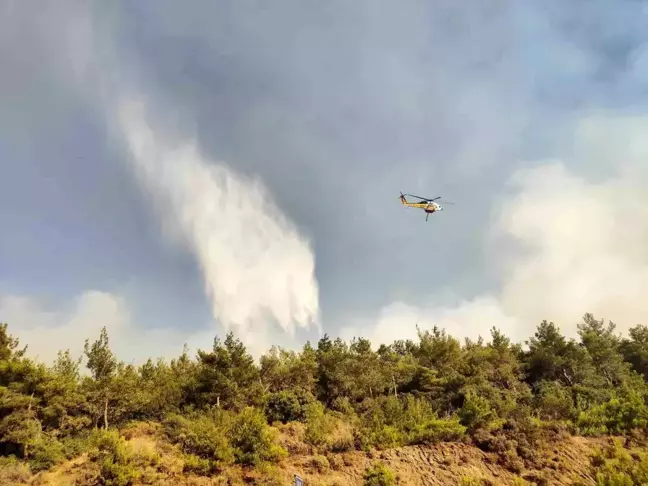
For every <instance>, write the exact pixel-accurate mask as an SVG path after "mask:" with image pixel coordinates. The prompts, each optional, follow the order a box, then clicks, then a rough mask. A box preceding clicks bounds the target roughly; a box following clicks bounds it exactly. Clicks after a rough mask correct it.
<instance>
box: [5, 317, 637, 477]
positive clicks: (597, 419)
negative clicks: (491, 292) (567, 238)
mask: <svg viewBox="0 0 648 486" xmlns="http://www.w3.org/2000/svg"><path fill="white" fill-rule="evenodd" d="M25 351H26V350H25V348H21V346H20V344H19V343H18V341H17V340H16V339H15V338H13V337H12V336H11V334H10V332H9V328H8V326H7V324H2V325H0V456H2V457H0V461H3V462H2V463H0V467H2V465H3V464H9V463H17V461H18V462H20V463H21V464H27V465H28V467H29V468H30V469H31V471H39V470H45V469H48V468H50V467H52V466H54V465H55V464H57V463H60V462H62V461H64V460H66V459H70V458H73V457H76V456H78V455H79V454H80V453H81V452H88V453H89V455H90V457H91V459H92V460H93V461H95V462H96V464H97V465H98V468H99V470H100V478H101V481H102V482H104V483H105V484H129V483H130V482H131V481H133V480H134V479H136V478H137V477H140V478H141V475H142V474H143V471H146V470H147V468H149V469H150V466H151V464H152V463H154V462H155V458H151V457H143V456H141V455H134V454H133V453H132V451H130V450H129V449H128V447H127V446H126V444H125V439H124V434H126V433H127V430H128V426H129V424H132V423H133V422H136V421H139V422H142V421H150V422H155V423H158V424H161V425H160V427H159V430H160V432H159V433H160V434H163V435H164V437H165V438H166V439H167V440H168V441H169V442H170V443H172V444H176V445H177V446H178V447H179V448H180V450H181V451H182V454H183V455H184V459H185V461H184V465H183V468H184V471H186V472H191V473H194V474H199V475H201V474H202V475H207V474H217V473H219V472H220V471H223V470H224V469H225V468H227V467H228V466H230V465H233V464H234V465H236V464H238V465H241V466H242V467H263V465H265V464H271V463H273V462H276V461H279V460H280V459H281V458H283V457H285V456H286V454H287V452H286V449H285V448H284V447H282V446H281V445H280V444H279V443H278V441H277V440H276V437H275V436H276V433H277V429H276V428H275V427H272V425H273V424H278V423H284V424H287V423H289V422H300V423H302V424H303V425H302V426H303V427H304V429H305V435H304V437H305V441H306V442H307V443H308V444H310V445H311V446H312V447H313V450H314V451H315V452H316V454H319V455H316V456H315V459H314V460H316V461H317V460H320V461H321V462H322V463H324V462H326V461H327V459H326V457H325V456H324V455H322V454H327V453H336V452H343V451H349V450H365V451H369V450H375V449H378V450H380V449H386V448H392V447H398V446H403V445H411V444H431V443H436V442H440V441H466V442H468V441H470V442H472V443H474V444H475V445H476V446H478V447H479V448H481V449H482V450H487V451H492V452H495V453H497V454H498V456H499V457H500V460H501V461H502V464H505V465H506V466H507V467H508V468H509V469H510V470H512V471H516V472H519V471H522V470H523V469H524V468H526V467H528V466H529V465H536V466H537V464H538V461H541V458H540V457H539V455H538V454H539V453H538V451H539V450H540V447H539V443H540V442H542V441H546V440H547V439H551V438H555V437H557V436H565V435H567V434H572V435H590V436H592V435H620V436H624V437H633V438H635V439H636V440H637V441H641V439H642V438H643V436H644V433H645V432H646V428H647V426H648V405H647V403H648V402H647V397H648V385H647V380H648V327H645V326H641V325H638V326H636V327H634V328H632V329H631V330H630V332H629V336H627V337H622V336H620V335H618V334H617V333H615V326H614V324H613V323H608V324H605V323H604V321H603V320H597V319H595V318H594V316H592V315H590V314H586V315H585V316H584V319H583V323H582V324H580V325H579V337H578V339H567V338H565V337H564V336H563V335H562V334H561V332H560V330H559V328H558V327H557V326H556V325H554V324H553V323H550V322H546V321H544V322H542V323H541V324H540V325H539V326H538V327H537V330H536V332H535V334H534V336H533V337H531V338H530V339H529V340H528V341H527V342H526V343H525V345H524V346H523V345H521V344H515V343H512V342H510V340H509V339H508V338H507V337H506V336H504V335H503V334H502V333H501V332H499V331H498V330H497V329H496V328H493V329H492V331H491V337H490V341H489V342H485V341H484V340H483V339H481V338H480V339H478V340H477V341H471V340H466V341H465V342H463V343H462V342H460V341H459V340H457V339H455V338H453V337H451V336H449V335H447V334H446V333H445V331H443V330H439V329H436V328H435V329H433V330H432V331H422V332H419V335H418V340H417V341H416V342H414V341H409V340H408V341H396V342H394V343H393V344H391V345H389V346H385V345H382V346H380V348H379V349H378V350H377V351H373V350H372V349H371V345H370V342H369V341H367V340H366V339H362V338H360V339H354V340H353V341H351V342H350V343H346V342H344V341H342V340H340V339H336V340H332V339H331V338H329V337H328V336H324V337H323V338H322V339H320V340H319V342H318V343H317V346H316V347H313V346H312V345H311V344H310V343H306V344H305V345H304V347H303V349H302V350H301V352H294V351H288V350H284V349H278V348H275V347H273V348H271V349H270V350H269V352H268V353H266V354H265V355H264V356H263V357H262V358H261V359H260V361H259V363H255V361H254V359H253V358H252V357H251V356H250V355H249V354H248V352H247V351H246V348H245V346H244V345H243V344H242V343H241V342H240V341H239V340H238V339H236V338H235V337H234V336H233V335H232V334H231V333H230V334H228V335H227V336H226V338H225V340H224V341H221V340H220V339H219V338H216V339H215V340H214V344H213V347H212V349H211V350H209V351H199V352H198V354H197V356H196V357H190V356H189V355H188V353H187V352H186V350H185V352H184V353H183V354H182V355H181V356H179V357H178V358H177V359H173V360H171V361H170V362H165V361H163V360H158V361H155V362H154V361H153V360H149V361H147V362H146V363H145V364H143V365H141V366H139V367H136V366H133V365H129V364H125V363H124V362H122V361H120V360H118V358H117V357H116V356H115V355H114V353H113V352H112V351H111V348H110V343H109V337H108V334H107V332H106V330H105V329H104V330H102V332H101V334H100V336H98V339H97V340H96V341H94V342H89V341H87V342H86V346H85V353H84V358H85V359H84V360H83V361H84V362H85V366H86V367H87V370H88V373H85V374H82V373H81V371H82V370H81V364H82V362H83V361H82V360H81V359H80V360H78V361H77V360H74V359H72V358H71V355H70V353H69V352H68V351H65V352H59V355H58V359H57V360H56V362H55V363H54V364H53V365H52V366H46V365H44V364H37V363H35V362H34V361H32V360H30V359H29V358H28V357H27V356H26V354H25ZM289 425H290V424H289ZM318 458H319V459H318ZM623 461H625V462H623ZM622 466H623V467H622ZM626 466H627V467H626ZM322 467H326V464H323V465H322ZM381 467H382V466H381V465H380V464H377V465H376V466H375V468H374V469H372V470H368V471H367V473H366V477H365V479H366V482H367V484H391V482H393V478H392V476H390V475H391V473H390V472H389V471H384V470H382V469H381ZM593 467H598V468H599V469H600V471H599V472H598V473H599V474H600V475H601V478H602V479H601V482H600V484H639V483H638V482H637V483H635V482H633V481H634V479H632V478H636V477H641V478H646V477H648V460H646V459H645V458H644V457H643V456H641V457H640V458H639V459H637V460H636V461H634V462H633V460H632V459H630V462H628V458H627V457H626V456H623V454H622V453H621V452H619V451H617V450H613V451H610V450H604V451H601V453H600V456H598V457H596V458H594V459H593ZM623 468H625V469H623ZM606 474H607V475H608V476H609V478H608V476H605V475H606ZM642 474H643V476H641V475H642ZM632 475H634V476H632ZM606 478H608V479H609V480H608V479H606ZM610 478H611V479H610ZM615 478H616V479H615ZM619 478H621V479H619ZM623 478H626V479H623ZM628 478H631V479H628ZM626 480H627V481H629V482H627V481H626ZM615 481H616V482H615ZM623 481H626V482H623ZM637 481H640V479H637Z"/></svg>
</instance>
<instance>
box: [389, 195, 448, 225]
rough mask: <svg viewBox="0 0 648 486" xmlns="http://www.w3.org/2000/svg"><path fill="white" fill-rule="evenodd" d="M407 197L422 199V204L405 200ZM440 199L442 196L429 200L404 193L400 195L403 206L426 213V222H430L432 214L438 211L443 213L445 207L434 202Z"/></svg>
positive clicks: (446, 202)
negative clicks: (429, 218)
mask: <svg viewBox="0 0 648 486" xmlns="http://www.w3.org/2000/svg"><path fill="white" fill-rule="evenodd" d="M405 196H410V197H415V198H416V199H420V200H421V202H409V201H408V200H407V199H406V198H405ZM438 199H441V196H438V197H435V198H433V199H428V198H425V197H420V196H415V195H414V194H403V193H402V192H401V193H400V200H401V203H402V204H403V206H407V207H410V208H419V209H422V210H423V211H425V221H427V220H428V217H429V216H430V214H433V213H436V212H437V211H443V206H441V205H440V204H439V203H436V202H434V201H436V200H438ZM444 204H452V203H451V202H448V201H445V202H444Z"/></svg>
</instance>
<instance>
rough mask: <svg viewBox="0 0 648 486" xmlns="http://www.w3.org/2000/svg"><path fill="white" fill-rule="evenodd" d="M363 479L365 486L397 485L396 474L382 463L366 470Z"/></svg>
mask: <svg viewBox="0 0 648 486" xmlns="http://www.w3.org/2000/svg"><path fill="white" fill-rule="evenodd" d="M363 479H364V485H365V486H391V485H393V484H396V477H395V476H394V473H393V472H392V471H391V469H389V468H388V467H387V466H386V465H385V464H384V463H382V462H377V463H376V464H374V465H373V466H371V467H368V468H367V469H366V470H365V473H364V476H363Z"/></svg>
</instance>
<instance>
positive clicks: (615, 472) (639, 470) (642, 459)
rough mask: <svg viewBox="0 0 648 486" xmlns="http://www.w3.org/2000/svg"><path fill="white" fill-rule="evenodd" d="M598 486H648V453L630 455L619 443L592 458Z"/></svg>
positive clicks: (599, 451)
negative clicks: (639, 485) (637, 485)
mask: <svg viewBox="0 0 648 486" xmlns="http://www.w3.org/2000/svg"><path fill="white" fill-rule="evenodd" d="M590 462H591V467H592V473H593V475H594V477H595V478H596V484H597V486H626V485H627V486H632V485H634V484H648V453H646V452H639V453H636V454H630V452H629V451H627V450H625V449H623V447H621V445H620V443H619V442H618V441H614V442H613V444H611V445H608V446H607V447H604V448H602V449H600V450H598V451H596V452H595V453H594V454H592V456H591V458H590Z"/></svg>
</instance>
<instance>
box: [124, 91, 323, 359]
mask: <svg viewBox="0 0 648 486" xmlns="http://www.w3.org/2000/svg"><path fill="white" fill-rule="evenodd" d="M117 115H118V116H117V118H118V121H119V127H120V128H121V132H122V134H123V137H124V138H125V140H126V141H127V144H128V147H129V149H130V152H131V155H132V158H131V162H132V166H133V169H134V170H135V174H136V175H137V177H138V180H139V182H140V183H141V185H142V187H143V188H144V189H145V190H147V191H149V192H150V193H151V196H152V197H153V198H154V200H155V202H156V204H157V205H158V206H157V207H158V209H159V215H160V216H161V217H162V221H163V224H164V225H165V229H166V230H167V231H172V234H173V235H174V237H176V238H178V237H179V238H180V240H181V241H182V242H184V243H185V244H186V245H187V246H188V248H190V249H191V251H193V252H194V253H195V256H196V258H197V260H198V262H199V264H200V267H201V269H202V272H203V277H204V283H205V291H206V293H207V295H208V296H209V298H210V299H211V306H212V312H213V317H214V319H216V320H217V321H218V322H220V323H221V324H222V325H223V326H224V327H225V328H226V329H231V330H234V331H235V332H236V333H237V335H239V336H240V337H241V339H243V340H244V341H246V344H248V345H249V346H260V348H264V347H265V345H266V344H267V343H264V342H263V341H264V339H263V338H264V337H265V335H266V334H267V333H268V332H269V330H270V324H271V323H272V322H275V323H276V324H278V325H279V326H280V328H281V329H283V330H284V331H285V332H287V333H288V334H289V335H291V336H292V335H293V334H294V332H295V330H296V329H297V328H307V327H309V326H311V325H317V326H319V305H318V284H317V281H316V279H315V275H314V271H315V258H314V255H313V251H312V250H311V247H310V244H309V241H308V240H307V239H306V238H304V237H303V236H301V235H300V234H299V232H298V229H297V228H296V227H295V226H294V225H293V224H292V223H291V222H290V221H289V220H288V219H287V217H286V216H284V215H283V214H282V212H281V211H280V209H279V208H278V207H277V205H276V204H275V203H274V201H273V199H272V198H271V196H270V195H269V194H268V191H267V190H266V189H265V187H264V185H263V184H262V182H261V181H260V180H258V179H252V178H248V177H245V176H243V175H241V174H237V173H236V172H234V170H232V169H231V168H229V167H227V166H225V165H222V164H221V165H217V164H214V163H213V162H211V161H207V160H205V158H204V157H203V155H202V154H201V153H200V150H199V149H198V147H197V146H196V144H195V143H194V142H192V141H186V142H180V143H177V144H174V143H172V142H170V141H169V137H168V135H167V134H165V135H164V136H161V134H160V133H159V132H156V131H155V129H154V128H152V127H151V125H150V123H149V120H148V119H147V117H146V111H145V106H144V104H143V102H140V101H137V100H135V101H133V100H128V101H124V102H122V103H121V104H120V105H119V106H118V113H117ZM259 338H262V339H259Z"/></svg>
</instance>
